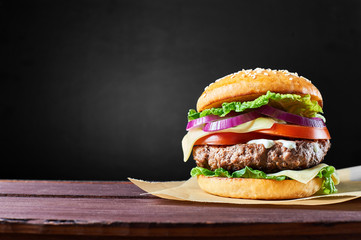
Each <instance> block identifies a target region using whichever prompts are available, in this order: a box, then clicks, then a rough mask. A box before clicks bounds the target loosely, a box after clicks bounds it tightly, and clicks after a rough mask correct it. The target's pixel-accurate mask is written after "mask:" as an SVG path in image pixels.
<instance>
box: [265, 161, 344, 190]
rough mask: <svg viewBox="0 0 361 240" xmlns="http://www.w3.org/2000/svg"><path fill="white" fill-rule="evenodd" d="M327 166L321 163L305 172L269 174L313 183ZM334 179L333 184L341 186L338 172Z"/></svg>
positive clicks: (333, 176)
mask: <svg viewBox="0 0 361 240" xmlns="http://www.w3.org/2000/svg"><path fill="white" fill-rule="evenodd" d="M327 166H328V165H327V164H324V163H321V164H318V165H316V166H314V167H312V168H308V169H303V170H283V171H280V172H276V173H271V174H267V175H269V176H287V177H289V178H292V179H294V180H297V181H299V182H301V183H305V184H306V183H308V182H309V181H311V180H312V179H313V178H315V177H316V176H317V174H318V172H319V171H320V170H321V169H322V168H323V167H327ZM332 179H333V182H334V183H335V185H337V184H339V182H340V179H339V177H338V175H337V172H334V173H333V174H332Z"/></svg>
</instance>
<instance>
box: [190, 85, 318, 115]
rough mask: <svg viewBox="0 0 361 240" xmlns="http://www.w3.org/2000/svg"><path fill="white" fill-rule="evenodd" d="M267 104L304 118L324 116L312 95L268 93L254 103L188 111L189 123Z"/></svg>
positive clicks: (235, 103) (224, 104)
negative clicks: (208, 116)
mask: <svg viewBox="0 0 361 240" xmlns="http://www.w3.org/2000/svg"><path fill="white" fill-rule="evenodd" d="M267 104H270V105H271V106H273V107H275V108H278V109H282V110H284V111H287V112H289V113H293V114H297V115H300V116H302V117H320V116H322V115H320V114H319V113H323V111H322V108H321V106H320V105H318V102H317V101H315V100H311V96H310V95H305V96H300V95H297V94H281V93H274V92H270V91H268V92H267V93H266V94H265V95H262V96H260V97H258V98H256V99H255V100H253V101H247V102H230V103H223V104H222V107H220V108H210V109H205V110H204V111H202V112H197V111H196V110H194V109H190V110H189V111H188V121H191V120H194V119H197V118H201V117H205V116H207V115H217V116H220V117H224V116H226V115H227V114H228V113H230V112H231V111H235V112H239V113H240V112H243V111H245V110H249V109H255V108H259V107H262V106H263V105H267Z"/></svg>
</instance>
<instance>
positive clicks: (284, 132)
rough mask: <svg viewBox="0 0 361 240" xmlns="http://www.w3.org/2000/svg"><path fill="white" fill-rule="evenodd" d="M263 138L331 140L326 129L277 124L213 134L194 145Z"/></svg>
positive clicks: (244, 141) (233, 142)
mask: <svg viewBox="0 0 361 240" xmlns="http://www.w3.org/2000/svg"><path fill="white" fill-rule="evenodd" d="M262 138H263V139H273V140H275V139H280V138H283V139H289V138H291V139H292V138H301V139H330V138H331V137H330V133H329V132H328V130H327V128H326V127H322V128H317V127H305V126H299V125H290V124H280V123H275V124H273V126H272V127H271V128H270V129H264V130H257V131H254V132H248V133H232V132H221V133H213V134H211V135H207V136H205V137H202V138H200V139H198V140H197V141H196V142H195V144H194V145H206V144H207V145H234V144H238V143H246V142H248V141H250V140H253V139H262Z"/></svg>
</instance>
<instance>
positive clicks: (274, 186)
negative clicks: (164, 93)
mask: <svg viewBox="0 0 361 240" xmlns="http://www.w3.org/2000/svg"><path fill="white" fill-rule="evenodd" d="M322 107H323V99H322V96H321V94H320V92H319V90H318V89H317V88H316V87H315V86H314V85H313V84H312V83H311V81H309V80H308V79H306V78H304V77H302V76H299V75H298V74H297V73H290V72H288V71H287V70H271V69H262V68H257V69H254V70H242V71H239V72H237V73H233V74H230V75H228V76H225V77H223V78H221V79H218V80H217V81H215V82H214V83H212V84H210V85H209V86H208V87H206V88H205V90H204V92H203V93H202V95H201V96H200V97H199V99H198V102H197V110H194V109H191V110H189V112H188V124H187V128H186V130H187V131H188V132H187V134H186V135H185V136H184V138H183V140H182V148H183V153H184V161H187V160H188V159H189V158H190V156H191V155H192V153H193V159H194V160H195V162H196V164H197V167H195V168H193V169H192V170H191V175H192V176H194V177H197V181H198V184H199V186H200V188H202V189H203V190H204V191H206V192H208V193H211V194H215V195H219V196H223V197H234V198H248V199H293V198H302V197H308V196H312V195H314V194H315V193H317V194H332V193H335V192H337V189H336V187H335V185H337V184H338V183H339V178H338V176H337V174H336V170H335V168H334V167H332V166H329V165H327V164H325V163H323V159H324V157H325V155H326V154H327V151H328V150H329V149H330V146H331V144H330V134H329V131H328V129H327V127H326V119H325V117H324V116H323V115H322V114H323V110H322Z"/></svg>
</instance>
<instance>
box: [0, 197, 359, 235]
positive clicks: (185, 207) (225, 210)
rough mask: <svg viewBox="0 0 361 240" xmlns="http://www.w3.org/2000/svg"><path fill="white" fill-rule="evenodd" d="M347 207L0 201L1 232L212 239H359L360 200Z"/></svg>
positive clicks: (150, 201)
mask: <svg viewBox="0 0 361 240" xmlns="http://www.w3.org/2000/svg"><path fill="white" fill-rule="evenodd" d="M351 202H353V203H352V204H351V205H350V206H349V207H346V208H344V209H342V208H341V209H340V210H335V209H329V210H327V209H322V210H319V209H317V208H313V209H312V208H308V209H304V208H301V209H300V208H286V207H277V206H267V207H264V206H253V207H248V206H238V205H237V206H235V205H227V204H201V203H189V202H180V201H170V200H163V199H101V198H95V199H88V198H41V197H34V198H31V197H1V198H0V206H1V207H0V216H1V219H0V223H1V224H0V232H3V233H11V232H16V233H31V234H42V233H47V234H50V233H51V234H62V232H64V231H65V232H67V233H68V234H75V235H94V236H97V235H105V236H213V237H214V236H265V235H279V234H281V232H282V235H288V234H295V235H305V231H306V232H307V233H311V232H312V234H313V235H315V234H316V235H320V234H327V235H332V234H341V233H342V234H356V233H357V234H361V211H360V210H354V209H352V205H360V204H361V201H360V200H353V201H351ZM260 230H262V231H260ZM280 231H281V232H280ZM194 234H195V235H194Z"/></svg>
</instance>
